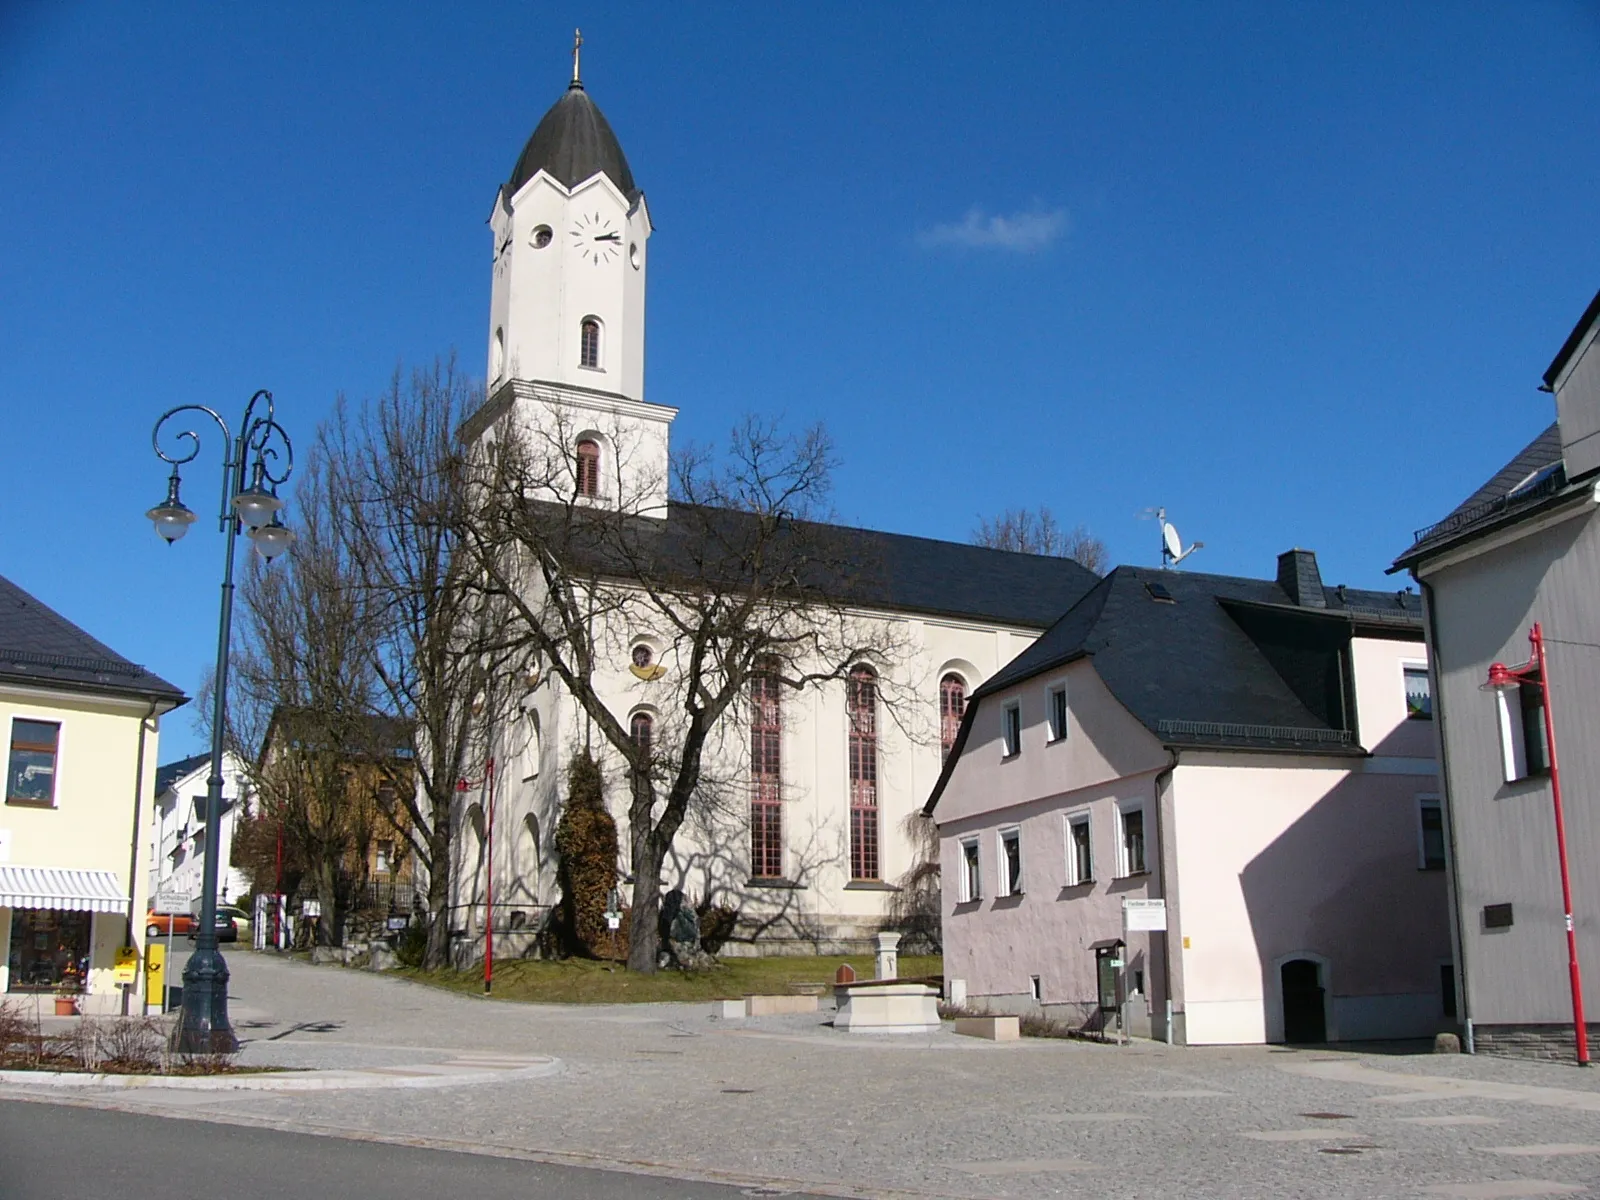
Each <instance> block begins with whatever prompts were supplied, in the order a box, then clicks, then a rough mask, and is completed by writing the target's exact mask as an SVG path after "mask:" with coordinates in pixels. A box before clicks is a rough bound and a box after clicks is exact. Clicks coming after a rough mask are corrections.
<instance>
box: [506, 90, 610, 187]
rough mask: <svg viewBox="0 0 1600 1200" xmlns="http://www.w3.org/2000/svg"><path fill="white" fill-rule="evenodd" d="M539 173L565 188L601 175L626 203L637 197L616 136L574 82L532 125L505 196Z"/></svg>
mask: <svg viewBox="0 0 1600 1200" xmlns="http://www.w3.org/2000/svg"><path fill="white" fill-rule="evenodd" d="M540 171H544V172H546V173H547V174H549V175H550V176H552V177H553V178H554V179H556V180H557V181H558V182H560V183H561V184H562V185H563V186H565V187H568V188H573V187H576V186H577V185H578V184H580V183H582V182H583V181H584V180H586V179H590V178H592V177H594V176H595V175H602V174H603V175H604V176H605V177H606V178H607V179H609V180H611V182H612V183H614V184H616V185H617V190H618V191H620V192H621V193H622V194H623V195H624V196H626V197H627V198H628V199H629V200H630V201H631V200H634V199H636V198H637V197H638V195H639V189H638V188H637V187H635V186H634V182H633V172H632V171H630V170H628V160H627V158H626V157H624V156H623V153H622V145H621V143H619V142H618V141H617V135H616V134H614V133H612V132H611V126H610V124H609V123H608V122H607V121H606V118H605V114H603V113H602V112H601V111H600V109H599V106H597V105H596V104H595V102H594V101H593V100H591V99H589V94H588V93H587V92H585V91H584V90H583V84H581V83H579V82H578V81H577V80H573V82H572V86H570V87H569V88H567V91H566V95H564V96H562V97H561V99H559V100H557V101H556V102H555V104H554V105H553V106H552V107H551V109H550V111H549V112H547V113H545V115H544V118H543V120H541V121H540V122H539V124H538V126H537V128H535V129H534V131H533V136H532V137H530V138H529V139H528V144H527V145H526V146H524V147H523V148H522V156H521V157H520V158H518V159H517V165H516V166H515V167H514V168H512V171H511V179H510V180H509V181H508V182H507V183H506V188H505V194H506V195H507V196H508V197H509V196H514V195H515V194H516V192H517V189H518V188H520V187H521V186H522V185H523V184H525V183H527V182H528V180H530V179H532V178H533V177H534V176H535V175H536V174H538V173H539V172H540Z"/></svg>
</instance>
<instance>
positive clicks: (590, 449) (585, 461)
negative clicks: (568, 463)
mask: <svg viewBox="0 0 1600 1200" xmlns="http://www.w3.org/2000/svg"><path fill="white" fill-rule="evenodd" d="M577 476H578V495H580V496H598V495H599V494H600V443H599V442H596V441H595V440H593V439H592V438H584V439H583V441H581V442H579V443H578V470H577Z"/></svg>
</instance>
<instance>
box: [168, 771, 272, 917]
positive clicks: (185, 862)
mask: <svg viewBox="0 0 1600 1200" xmlns="http://www.w3.org/2000/svg"><path fill="white" fill-rule="evenodd" d="M210 774H211V755H210V754H209V753H206V754H193V755H190V756H189V757H188V758H180V759H178V760H177V761H176V762H170V763H167V764H166V765H165V766H163V767H161V768H160V769H159V770H157V771H156V798H155V804H154V806H153V807H152V809H151V813H150V859H149V861H150V895H152V896H154V895H155V894H156V893H157V892H179V893H182V894H183V895H184V896H187V897H188V898H189V899H190V900H193V901H195V902H196V903H198V902H199V897H200V883H201V876H202V875H203V874H204V869H205V854H206V780H207V778H208V777H209V776H210ZM249 811H250V789H249V783H248V782H247V777H246V775H245V772H244V768H243V766H242V765H241V764H240V762H239V760H238V759H237V758H236V757H235V756H234V755H232V754H224V755H223V759H222V815H221V818H220V821H219V825H220V829H221V832H220V834H219V841H220V844H221V846H222V860H221V862H220V863H219V864H218V865H219V868H220V869H219V871H218V874H217V903H219V904H225V903H230V902H233V903H237V901H238V899H239V897H241V896H242V895H244V893H245V891H246V890H247V889H248V888H249V881H248V880H247V879H246V878H245V875H244V872H243V871H241V870H239V868H238V867H235V866H233V865H232V862H233V831H234V828H235V825H236V823H237V821H238V820H239V818H240V816H242V815H248V814H249Z"/></svg>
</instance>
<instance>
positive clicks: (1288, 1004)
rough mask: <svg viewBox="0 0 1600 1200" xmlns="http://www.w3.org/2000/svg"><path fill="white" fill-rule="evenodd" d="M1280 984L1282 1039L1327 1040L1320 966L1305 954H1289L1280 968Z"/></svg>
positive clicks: (1326, 1017) (1324, 995) (1326, 1016)
mask: <svg viewBox="0 0 1600 1200" xmlns="http://www.w3.org/2000/svg"><path fill="white" fill-rule="evenodd" d="M1280 972H1281V982H1282V984H1283V1040H1284V1041H1286V1042H1290V1043H1295V1042H1301V1043H1306V1042H1325V1041H1327V1040H1328V1014H1327V1006H1326V993H1327V989H1326V988H1324V987H1323V981H1322V966H1321V964H1319V963H1316V962H1313V961H1312V960H1311V959H1309V958H1291V959H1290V960H1289V961H1288V962H1286V963H1284V964H1283V966H1282V967H1281V968H1280Z"/></svg>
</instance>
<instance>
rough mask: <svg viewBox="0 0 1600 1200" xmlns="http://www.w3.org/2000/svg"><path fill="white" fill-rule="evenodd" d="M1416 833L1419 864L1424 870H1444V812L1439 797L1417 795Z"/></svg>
mask: <svg viewBox="0 0 1600 1200" xmlns="http://www.w3.org/2000/svg"><path fill="white" fill-rule="evenodd" d="M1417 834H1418V837H1419V839H1420V841H1419V843H1418V846H1417V855H1418V860H1419V865H1420V866H1421V867H1422V869H1423V870H1424V871H1442V870H1444V812H1443V811H1442V810H1441V809H1440V807H1439V797H1437V796H1418V797H1417Z"/></svg>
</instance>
